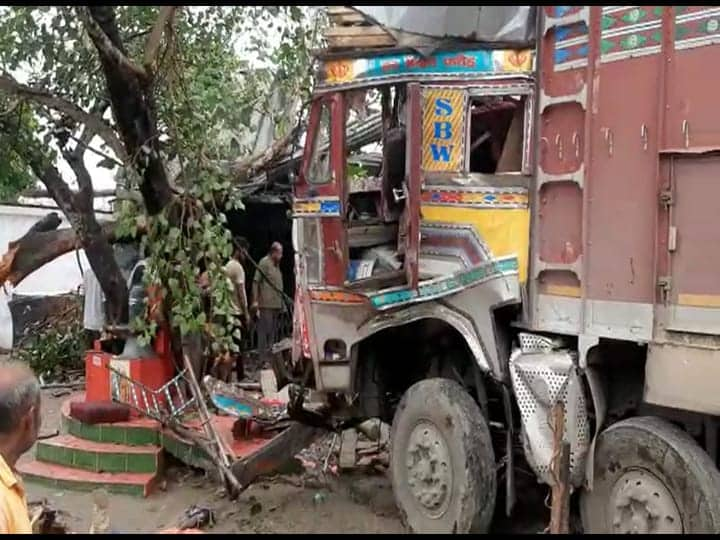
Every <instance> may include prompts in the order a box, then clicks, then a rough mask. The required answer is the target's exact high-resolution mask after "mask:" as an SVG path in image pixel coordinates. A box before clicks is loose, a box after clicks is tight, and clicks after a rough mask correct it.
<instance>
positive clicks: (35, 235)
mask: <svg viewBox="0 0 720 540" xmlns="http://www.w3.org/2000/svg"><path fill="white" fill-rule="evenodd" d="M60 222H61V221H60V218H59V217H58V215H57V213H56V212H51V213H50V214H48V215H47V216H45V217H44V218H43V219H42V220H40V221H39V222H38V223H36V224H35V225H33V227H31V228H30V230H28V232H27V233H26V234H25V235H24V236H23V237H22V238H20V239H18V240H15V241H13V242H10V243H9V244H8V251H7V252H6V253H5V254H4V255H3V256H2V258H0V284H4V283H10V284H11V285H13V286H17V285H18V284H19V283H20V282H22V280H23V279H25V278H26V277H27V276H29V275H30V274H31V273H33V272H34V271H35V270H37V269H38V268H41V267H42V266H43V265H45V264H47V263H49V262H50V261H53V260H55V259H56V258H58V257H60V256H61V255H64V254H65V253H70V252H71V251H74V250H75V249H78V248H79V247H80V243H79V239H78V237H77V235H76V234H75V231H73V230H72V229H70V228H67V229H59V230H53V229H57V227H58V226H59V225H60ZM41 223H42V224H43V225H42V226H40V227H38V225H39V224H41ZM101 228H102V232H103V234H104V235H105V237H106V238H107V239H108V241H109V242H110V243H114V242H118V241H121V239H120V238H118V237H117V236H116V235H115V223H112V222H109V223H103V224H102V225H101ZM144 232H145V228H144V227H140V228H139V230H138V234H144Z"/></svg>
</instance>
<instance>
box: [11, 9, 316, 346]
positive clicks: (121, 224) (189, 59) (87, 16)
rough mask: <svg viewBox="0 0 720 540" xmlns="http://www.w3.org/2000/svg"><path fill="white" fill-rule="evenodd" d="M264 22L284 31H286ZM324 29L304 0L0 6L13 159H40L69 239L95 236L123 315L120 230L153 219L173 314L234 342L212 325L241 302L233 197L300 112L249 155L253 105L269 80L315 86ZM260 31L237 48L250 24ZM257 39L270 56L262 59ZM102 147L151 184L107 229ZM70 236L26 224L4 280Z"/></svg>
mask: <svg viewBox="0 0 720 540" xmlns="http://www.w3.org/2000/svg"><path fill="white" fill-rule="evenodd" d="M258 28H267V29H269V30H270V29H276V30H279V33H280V39H279V40H278V41H279V42H278V43H272V42H271V37H272V32H269V31H264V32H258V31H257V29H258ZM315 35H317V33H316V32H315V31H314V22H313V18H312V14H311V13H310V12H309V11H307V10H303V9H300V8H298V7H296V6H260V7H258V6H232V7H221V6H211V7H203V8H188V7H184V8H183V7H178V6H163V7H160V8H158V7H152V6H118V7H113V6H90V7H33V8H29V7H10V8H3V10H2V11H1V12H0V69H1V70H2V72H1V74H0V97H2V98H3V99H5V100H8V101H9V102H10V103H16V102H17V103H18V104H19V106H21V107H22V110H23V111H26V112H24V114H26V115H29V117H28V118H27V119H23V118H24V117H17V116H12V115H6V116H2V117H0V153H2V152H3V150H4V149H5V148H7V149H8V150H7V152H8V155H11V157H12V161H9V162H8V163H14V164H16V169H15V170H17V171H20V172H22V171H26V172H27V171H28V170H30V171H32V173H33V174H34V176H36V177H37V178H38V179H39V180H40V181H41V182H42V183H43V184H44V185H45V186H46V188H47V190H48V192H49V193H50V195H51V196H52V198H53V199H54V200H55V201H56V202H57V204H58V206H59V208H60V209H61V210H62V211H63V213H64V214H65V216H66V217H67V218H68V221H69V222H70V223H71V225H72V228H73V231H74V238H73V239H72V240H75V241H77V242H78V243H79V244H80V245H81V246H82V247H83V248H84V249H85V250H86V253H87V255H88V260H89V262H90V265H91V267H92V269H93V271H94V272H95V274H96V275H97V276H98V279H99V281H100V284H101V286H102V288H103V291H104V292H105V295H106V297H107V299H108V304H109V306H110V309H109V315H110V317H111V320H113V321H117V322H123V321H125V320H127V290H126V287H125V285H124V283H123V281H122V279H121V277H120V276H121V274H120V272H119V269H118V268H117V264H116V263H115V261H114V258H113V257H112V250H111V247H110V241H112V240H114V239H116V238H121V237H128V236H135V235H138V234H139V233H143V243H144V246H145V248H146V250H147V253H148V254H149V256H150V264H149V266H150V272H148V273H147V275H148V276H150V278H151V279H152V280H154V283H155V284H156V285H159V286H160V287H161V289H162V291H163V293H164V294H165V298H166V300H167V301H166V306H167V310H168V313H167V315H168V317H169V319H170V321H171V324H172V325H173V327H174V328H176V329H178V330H180V331H181V332H182V333H190V332H194V331H197V330H199V329H200V328H202V327H204V326H205V323H206V322H207V323H210V326H211V331H212V332H213V333H214V334H215V336H216V337H217V338H218V345H222V344H223V343H225V344H227V343H228V342H229V336H227V335H224V332H223V328H224V325H222V324H220V325H214V324H213V323H214V322H215V321H216V320H218V318H220V319H222V318H223V317H227V316H228V314H229V311H228V307H229V298H230V291H229V289H228V287H227V285H226V282H225V280H224V279H223V278H222V262H224V259H225V258H226V257H227V256H228V254H229V250H230V238H229V233H228V231H227V230H226V229H225V227H224V219H225V218H224V213H223V212H224V211H225V210H226V209H227V208H228V207H230V206H234V205H237V204H238V200H237V198H236V197H234V196H233V188H234V187H235V185H236V184H237V182H240V181H242V179H243V178H245V177H247V176H248V174H249V170H250V169H253V168H254V167H257V166H259V165H262V164H263V163H266V162H268V161H271V160H272V159H273V158H274V157H275V154H276V153H277V152H278V151H279V150H281V149H282V146H283V145H282V142H286V141H287V140H289V139H290V134H291V133H292V128H293V127H294V126H293V124H294V122H292V121H290V122H289V121H288V118H287V117H286V118H283V120H284V121H283V122H279V124H281V125H279V126H278V127H279V128H280V130H281V131H280V137H279V139H280V141H281V143H279V144H275V145H273V146H272V147H271V151H270V152H269V153H265V154H263V155H261V156H248V155H247V151H248V147H247V144H246V141H245V136H246V135H247V131H248V128H250V125H251V120H252V117H253V113H254V112H256V111H262V109H263V107H266V106H267V105H268V95H269V94H270V93H271V92H270V90H271V87H272V84H273V83H274V82H277V81H280V83H281V86H282V90H283V91H285V92H286V93H287V94H288V95H295V96H302V95H303V93H306V92H307V89H308V88H309V87H310V85H309V76H310V75H309V74H310V73H311V70H310V69H309V67H310V55H309V50H310V47H311V45H312V43H313V40H314V36H315ZM248 36H249V39H246V41H247V43H246V44H245V45H244V46H242V47H236V45H237V44H236V41H237V39H238V37H240V38H242V37H245V38H247V37H248ZM238 48H239V49H240V52H241V55H239V54H238V53H237V52H236V49H238ZM268 51H269V52H268ZM246 54H254V55H255V56H256V57H257V59H258V60H259V61H260V62H262V61H266V63H267V65H269V66H270V69H263V70H258V69H252V66H250V65H248V62H247V61H246V60H245V58H243V56H244V55H246ZM20 73H24V74H25V75H26V77H25V79H26V80H22V79H21V77H20V76H19V74H20ZM298 105H299V103H298ZM290 116H293V115H292V114H291V115H290ZM22 122H25V123H22ZM21 127H22V129H21ZM18 133H22V137H17V134H18ZM228 134H229V136H228ZM60 158H61V159H64V160H65V161H66V162H67V163H68V164H69V165H70V167H71V169H72V170H73V172H74V175H75V180H74V182H67V181H66V180H65V179H63V178H62V175H61V174H60V173H59V171H58V168H57V166H56V163H57V159H60ZM90 158H92V159H96V160H97V159H100V164H101V165H102V166H106V167H109V168H114V167H122V170H123V172H124V176H125V177H126V178H127V185H125V186H123V187H124V188H126V189H127V190H130V191H132V190H134V189H138V190H139V192H140V194H141V195H142V198H141V200H142V206H138V205H137V204H136V202H134V201H131V200H129V201H124V202H123V204H122V205H121V211H120V215H119V216H118V221H117V222H116V224H115V226H114V228H113V229H112V230H103V229H102V228H101V227H100V226H99V225H98V223H97V221H96V220H95V217H94V214H93V208H92V193H93V185H92V178H91V176H90V174H89V173H88V167H87V163H88V160H89V159H90ZM170 163H174V164H177V169H178V173H177V174H170V173H169V172H168V171H169V167H168V165H169V164H170ZM0 172H1V171H0ZM16 177H17V178H19V179H18V180H8V181H5V180H4V179H2V178H0V182H5V183H7V184H10V185H11V186H15V187H17V186H24V185H27V182H23V181H22V175H20V176H17V175H16V176H14V177H12V178H16ZM7 178H8V179H10V178H11V176H10V175H8V176H7ZM73 184H74V185H73ZM138 225H141V229H139V228H138ZM40 234H42V235H46V238H44V240H45V242H44V243H43V244H42V246H43V253H42V254H41V255H42V256H38V255H37V254H36V255H35V256H34V257H32V256H30V255H31V254H30V250H29V248H28V246H31V245H35V246H36V247H37V245H38V242H37V237H36V238H35V239H34V240H33V235H40ZM48 235H54V236H53V238H52V239H50V238H47V236H48ZM70 240H71V239H70V237H69V234H68V233H67V232H63V231H55V232H52V231H48V230H45V231H34V232H33V233H32V234H30V235H29V237H28V235H26V237H24V238H23V239H21V241H19V242H18V243H16V244H15V245H14V246H12V247H11V249H10V250H9V252H8V253H7V254H6V255H5V257H4V258H3V261H2V262H1V263H0V280H2V281H5V280H6V279H8V278H9V279H10V281H13V282H15V283H17V280H19V279H22V278H23V277H24V276H25V275H27V273H29V272H28V270H30V271H31V270H32V268H31V267H32V264H36V263H37V262H38V261H42V260H47V259H48V257H52V256H56V255H57V254H61V252H62V250H64V249H67V244H68V242H69V241H70ZM71 249H72V248H71ZM201 260H202V261H204V263H205V265H206V267H207V269H208V271H209V272H210V273H211V279H212V280H213V282H214V283H217V284H218V287H217V288H216V289H217V290H215V289H214V290H213V298H212V300H213V302H212V304H213V306H212V313H211V315H212V317H211V318H212V321H206V320H205V313H204V311H203V309H202V306H201V304H200V302H199V294H198V289H197V284H196V282H197V279H196V278H197V273H198V264H197V263H198V262H199V261H201ZM23 265H24V267H23ZM148 330H152V328H151V327H150V328H148Z"/></svg>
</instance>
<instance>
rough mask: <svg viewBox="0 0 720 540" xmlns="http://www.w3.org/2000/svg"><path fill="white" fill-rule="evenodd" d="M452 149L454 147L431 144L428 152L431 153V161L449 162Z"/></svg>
mask: <svg viewBox="0 0 720 540" xmlns="http://www.w3.org/2000/svg"><path fill="white" fill-rule="evenodd" d="M453 148H455V147H454V146H438V145H437V144H431V145H430V151H431V152H432V157H433V161H450V154H452V151H453Z"/></svg>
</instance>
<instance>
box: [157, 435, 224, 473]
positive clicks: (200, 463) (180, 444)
mask: <svg viewBox="0 0 720 540" xmlns="http://www.w3.org/2000/svg"><path fill="white" fill-rule="evenodd" d="M160 444H161V446H162V448H163V449H164V450H165V451H166V452H167V453H168V454H170V455H171V456H173V457H174V458H176V459H179V460H180V461H182V462H183V463H185V464H186V465H190V466H191V467H197V468H199V469H207V468H211V467H213V462H212V460H211V459H210V458H209V457H208V455H207V454H206V453H205V451H204V450H203V449H202V448H200V447H198V446H196V445H194V444H193V443H191V442H189V441H186V440H185V439H182V438H180V437H179V436H177V435H176V434H174V433H173V432H172V431H170V430H165V431H163V432H162V433H161V434H160Z"/></svg>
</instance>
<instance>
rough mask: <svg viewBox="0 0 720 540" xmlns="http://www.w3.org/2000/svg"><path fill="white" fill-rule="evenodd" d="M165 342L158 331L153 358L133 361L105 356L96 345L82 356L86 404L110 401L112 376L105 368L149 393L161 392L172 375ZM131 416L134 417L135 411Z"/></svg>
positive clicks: (162, 335) (98, 344)
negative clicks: (146, 388) (119, 374)
mask: <svg viewBox="0 0 720 540" xmlns="http://www.w3.org/2000/svg"><path fill="white" fill-rule="evenodd" d="M167 341H168V340H167V336H166V334H165V332H163V331H159V332H158V334H157V337H156V339H155V346H154V351H155V356H153V357H151V358H134V359H133V358H131V359H119V358H118V357H117V356H116V355H113V354H110V353H107V352H104V351H103V350H102V348H101V346H100V342H99V341H96V342H95V346H94V348H93V350H90V351H87V352H86V353H85V381H86V383H85V385H86V387H85V400H86V401H111V400H112V389H111V383H110V380H111V379H110V374H111V372H110V370H109V369H108V367H112V368H113V369H115V370H117V371H119V372H120V373H123V374H124V375H125V376H126V377H129V378H131V379H132V380H134V381H135V382H138V383H140V384H142V385H143V386H146V387H148V388H150V389H152V390H157V389H159V388H161V387H162V386H163V385H164V384H166V383H167V382H168V381H170V380H171V379H172V378H173V377H174V375H175V366H174V364H173V362H172V359H171V358H170V351H169V347H168V343H167ZM121 391H122V390H121ZM131 414H133V415H134V416H136V415H137V413H135V412H134V411H133V412H132V413H131Z"/></svg>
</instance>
